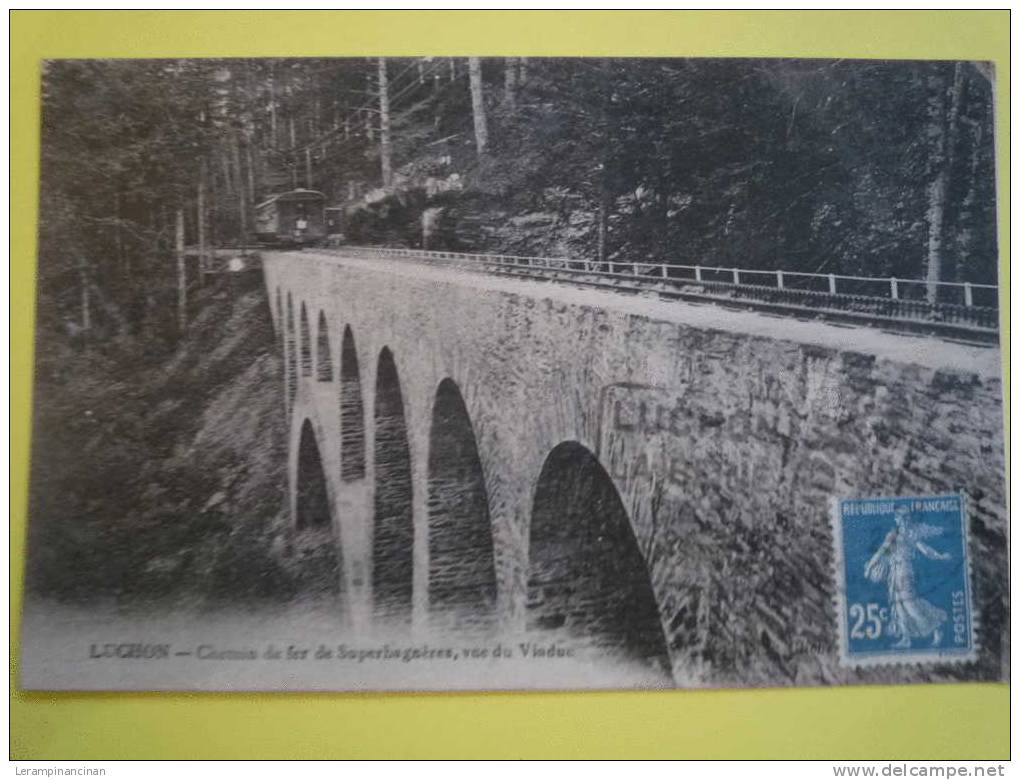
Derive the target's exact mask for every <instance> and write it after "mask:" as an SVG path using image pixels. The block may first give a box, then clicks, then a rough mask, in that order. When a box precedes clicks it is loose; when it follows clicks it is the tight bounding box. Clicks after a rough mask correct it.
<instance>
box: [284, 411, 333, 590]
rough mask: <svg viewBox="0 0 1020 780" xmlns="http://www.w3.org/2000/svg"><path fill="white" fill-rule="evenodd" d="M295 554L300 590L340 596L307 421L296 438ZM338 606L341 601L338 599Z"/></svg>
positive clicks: (321, 475) (318, 459) (326, 497)
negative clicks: (300, 584)
mask: <svg viewBox="0 0 1020 780" xmlns="http://www.w3.org/2000/svg"><path fill="white" fill-rule="evenodd" d="M294 489H295V492H296V501H295V508H296V517H295V518H294V526H295V530H296V532H297V533H296V535H295V552H296V555H297V559H298V564H299V565H298V579H299V581H301V582H302V583H303V585H302V587H303V589H310V590H313V591H318V592H324V593H329V594H332V595H336V596H342V593H343V564H342V556H341V549H340V545H339V543H338V540H337V536H336V533H337V531H336V528H337V524H336V523H335V522H334V518H333V510H332V505H331V501H330V494H329V487H328V484H327V481H326V472H325V469H324V468H323V463H322V455H321V453H320V451H319V442H318V440H317V438H316V435H315V428H314V427H313V425H312V422H311V420H309V419H305V421H304V422H303V423H302V425H301V433H300V436H299V439H298V454H297V479H296V482H295V487H294ZM341 606H342V599H341Z"/></svg>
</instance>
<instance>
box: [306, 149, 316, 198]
mask: <svg viewBox="0 0 1020 780" xmlns="http://www.w3.org/2000/svg"><path fill="white" fill-rule="evenodd" d="M305 186H306V187H307V188H308V189H310V190H313V189H315V188H314V187H313V186H312V147H310V146H306V147H305Z"/></svg>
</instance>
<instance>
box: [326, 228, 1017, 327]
mask: <svg viewBox="0 0 1020 780" xmlns="http://www.w3.org/2000/svg"><path fill="white" fill-rule="evenodd" d="M336 249H337V251H339V252H340V253H343V254H350V255H356V256H358V257H365V256H370V257H383V258H404V259H413V260H419V261H428V262H433V263H441V264H443V265H453V266H456V267H458V268H465V269H468V270H475V271H485V272H490V273H501V274H510V275H517V276H529V277H537V278H542V279H560V280H570V281H573V282H576V283H581V284H586V285H594V286H598V287H608V288H612V289H618V290H628V291H634V292H648V291H653V292H658V293H660V294H662V295H665V296H673V297H678V298H688V299H711V300H715V301H732V302H747V303H748V304H752V305H758V306H761V307H764V308H773V309H777V310H785V311H793V312H794V313H798V312H803V313H810V312H815V313H821V314H824V313H838V314H842V315H844V316H846V317H849V318H851V319H861V320H872V321H875V322H877V323H878V324H882V323H885V322H912V323H927V324H931V325H933V326H939V327H943V328H945V327H947V326H949V327H952V328H955V329H958V330H961V331H964V332H966V331H973V332H975V333H978V334H981V333H983V334H996V333H997V332H998V323H999V313H998V302H999V298H998V292H999V291H998V287H997V286H996V285H992V284H974V283H970V282H929V281H927V280H924V279H897V278H882V277H870V276H847V275H842V274H817V273H807V272H803V271H783V270H771V271H764V270H760V269H752V268H720V267H711V266H699V265H671V264H668V263H619V262H605V263H598V262H590V261H585V260H571V259H564V258H548V257H530V256H525V255H489V254H471V253H463V252H437V251H427V250H418V249H391V248H385V247H352V246H341V247H336Z"/></svg>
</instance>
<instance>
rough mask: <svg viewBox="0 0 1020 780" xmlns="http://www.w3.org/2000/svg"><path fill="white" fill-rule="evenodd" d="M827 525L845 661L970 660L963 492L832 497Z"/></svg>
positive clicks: (971, 644) (972, 637)
mask: <svg viewBox="0 0 1020 780" xmlns="http://www.w3.org/2000/svg"><path fill="white" fill-rule="evenodd" d="M832 523H833V537H834V542H835V548H836V549H835V553H836V555H835V565H836V593H837V595H836V602H837V603H836V609H837V615H838V620H839V635H840V660H841V662H842V663H843V664H845V665H849V666H875V665H880V664H896V663H925V662H928V663H946V662H960V661H972V660H974V659H975V658H976V656H977V652H976V650H977V648H976V647H975V637H976V631H975V624H976V621H977V615H976V614H975V611H974V602H973V600H972V597H971V577H970V560H969V549H968V548H969V545H968V524H967V497H966V495H965V494H963V493H950V494H945V495H933V496H908V497H900V498H853V499H845V498H844V499H837V500H835V501H833V506H832Z"/></svg>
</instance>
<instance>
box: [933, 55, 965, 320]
mask: <svg viewBox="0 0 1020 780" xmlns="http://www.w3.org/2000/svg"><path fill="white" fill-rule="evenodd" d="M935 81H936V95H935V97H934V98H933V100H932V120H933V122H934V123H935V124H936V139H935V143H934V150H933V154H932V167H933V169H934V171H935V178H934V180H933V181H932V184H931V187H930V188H929V190H928V251H927V263H926V265H927V268H926V272H925V280H926V281H927V283H928V284H927V298H928V300H929V301H930V302H932V303H934V302H935V301H936V299H937V298H938V288H939V285H938V282H940V281H942V278H943V270H942V269H943V262H944V259H945V258H944V245H945V236H944V232H945V223H946V198H947V195H948V193H949V177H950V175H951V172H952V167H953V147H954V146H955V145H956V125H957V122H958V119H959V114H960V95H961V93H962V92H963V69H962V63H959V62H958V63H956V68H955V72H954V74H953V84H952V87H951V88H950V107H949V112H948V116H947V115H946V108H945V88H944V85H943V82H942V79H940V78H938V77H936V79H935Z"/></svg>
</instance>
